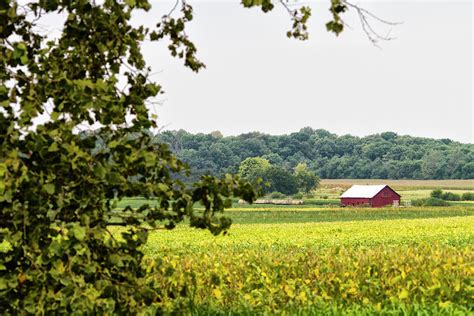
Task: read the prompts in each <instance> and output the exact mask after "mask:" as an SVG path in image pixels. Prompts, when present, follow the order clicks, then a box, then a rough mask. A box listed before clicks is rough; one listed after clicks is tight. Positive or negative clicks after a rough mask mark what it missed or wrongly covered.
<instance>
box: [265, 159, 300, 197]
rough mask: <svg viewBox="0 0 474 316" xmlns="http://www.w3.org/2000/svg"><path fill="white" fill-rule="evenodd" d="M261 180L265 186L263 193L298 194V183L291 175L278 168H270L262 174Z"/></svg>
mask: <svg viewBox="0 0 474 316" xmlns="http://www.w3.org/2000/svg"><path fill="white" fill-rule="evenodd" d="M263 180H264V181H265V183H266V184H267V187H266V188H265V191H266V192H267V193H270V192H280V193H283V194H285V195H293V194H295V193H298V183H297V182H296V178H295V177H294V175H293V174H291V173H290V172H289V171H288V170H286V169H285V168H282V167H278V166H272V167H270V168H269V169H267V170H266V171H265V173H264V174H263Z"/></svg>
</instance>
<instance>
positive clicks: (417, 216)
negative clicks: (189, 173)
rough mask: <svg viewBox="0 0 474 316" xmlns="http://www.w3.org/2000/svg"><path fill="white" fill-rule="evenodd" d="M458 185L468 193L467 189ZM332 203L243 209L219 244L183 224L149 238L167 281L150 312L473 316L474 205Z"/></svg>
mask: <svg viewBox="0 0 474 316" xmlns="http://www.w3.org/2000/svg"><path fill="white" fill-rule="evenodd" d="M431 183H433V182H431ZM454 183H455V181H454V182H453V181H448V182H446V183H444V182H443V185H440V186H433V188H434V187H440V188H442V189H444V190H446V189H447V188H446V187H444V185H454ZM404 184H406V185H405V186H404V187H402V186H400V187H399V189H398V190H401V189H403V188H405V192H410V195H408V194H407V196H410V198H419V197H426V196H428V195H429V193H430V189H427V187H426V186H427V182H423V183H420V187H416V186H414V185H413V183H408V182H405V183H404ZM456 185H458V187H457V188H458V189H459V190H460V191H461V190H462V191H466V190H470V187H469V186H470V184H469V183H466V182H465V181H461V182H456ZM334 188H335V187H327V186H324V185H323V187H322V190H326V193H329V192H330V190H333V189H334ZM323 194H324V193H323ZM331 200H335V199H331V198H329V197H327V198H320V199H318V198H316V199H313V200H310V201H306V202H307V203H306V204H305V205H299V206H294V205H293V206H275V205H271V206H270V205H239V204H236V205H234V207H233V208H231V209H229V210H228V211H227V212H226V213H225V216H228V217H230V218H232V220H233V223H234V224H233V225H232V227H231V229H230V230H229V232H228V234H226V235H221V236H216V237H215V236H212V235H211V234H210V233H209V232H207V231H202V230H196V229H191V228H189V227H188V226H187V225H185V224H182V225H178V227H177V228H176V229H174V230H171V231H167V230H159V231H155V232H153V233H151V234H150V236H149V239H148V243H147V244H146V246H145V247H144V251H145V253H146V254H147V256H148V257H150V258H154V259H156V262H157V263H156V264H157V265H158V267H159V269H160V271H161V274H158V275H150V276H149V279H150V282H153V283H154V284H155V285H156V286H158V287H159V288H160V289H162V291H163V292H162V293H163V301H162V303H161V305H160V306H159V307H156V306H155V307H154V308H159V309H158V310H157V309H155V310H152V312H156V311H161V312H165V313H177V314H199V315H201V314H204V315H234V314H235V315H254V314H268V315H270V314H290V315H293V314H298V315H341V314H346V315H434V314H436V315H472V314H473V312H474V305H473V299H474V298H473V294H472V293H473V290H474V287H473V280H474V229H473V227H474V205H472V204H469V203H458V205H452V206H448V207H403V208H392V207H389V208H381V209H371V208H340V207H338V205H335V204H334V203H333V204H331V202H330V203H324V202H323V201H331ZM336 201H337V200H336ZM143 202H145V201H144V200H142V199H140V198H136V199H130V200H127V201H124V202H122V204H121V205H120V206H122V207H123V206H124V205H127V204H128V205H134V206H139V205H141V204H142V203H143Z"/></svg>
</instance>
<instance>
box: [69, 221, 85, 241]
mask: <svg viewBox="0 0 474 316" xmlns="http://www.w3.org/2000/svg"><path fill="white" fill-rule="evenodd" d="M72 233H73V235H74V238H76V239H77V240H80V241H82V240H84V238H85V237H86V228H85V227H83V226H79V225H76V226H74V227H73V228H72Z"/></svg>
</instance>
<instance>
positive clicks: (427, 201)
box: [412, 197, 449, 206]
mask: <svg viewBox="0 0 474 316" xmlns="http://www.w3.org/2000/svg"><path fill="white" fill-rule="evenodd" d="M412 205H413V206H448V205H449V203H448V202H446V201H444V200H441V199H437V198H433V197H429V198H424V199H417V200H413V201H412Z"/></svg>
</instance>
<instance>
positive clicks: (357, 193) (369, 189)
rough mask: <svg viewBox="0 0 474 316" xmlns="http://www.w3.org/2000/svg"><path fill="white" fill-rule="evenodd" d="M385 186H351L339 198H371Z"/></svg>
mask: <svg viewBox="0 0 474 316" xmlns="http://www.w3.org/2000/svg"><path fill="white" fill-rule="evenodd" d="M386 186H387V185H386V184H381V185H353V186H352V187H351V188H350V189H349V190H347V191H346V192H344V193H343V194H342V195H341V198H373V197H374V196H375V195H377V193H379V192H380V191H382V189H383V188H385V187H386Z"/></svg>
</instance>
